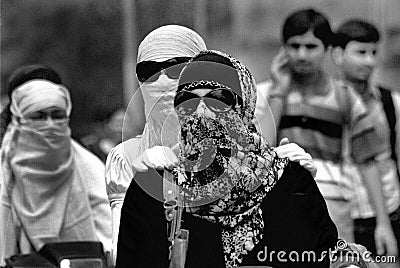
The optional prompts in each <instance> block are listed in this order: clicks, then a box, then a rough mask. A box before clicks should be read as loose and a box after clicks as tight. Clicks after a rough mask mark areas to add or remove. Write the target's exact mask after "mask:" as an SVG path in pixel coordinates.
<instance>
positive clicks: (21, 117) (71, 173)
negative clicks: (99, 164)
mask: <svg viewBox="0 0 400 268" xmlns="http://www.w3.org/2000/svg"><path fill="white" fill-rule="evenodd" d="M71 106H72V105H71V100H70V96H69V93H68V90H67V89H66V88H64V87H63V86H61V85H57V84H54V83H51V82H49V81H47V80H31V81H29V82H26V83H25V84H23V85H21V86H20V87H18V88H17V89H15V90H14V92H13V94H12V97H11V112H12V115H13V120H12V122H11V123H10V125H9V127H8V130H7V132H6V134H5V138H4V142H3V146H2V148H1V155H2V163H1V167H2V172H3V175H4V178H3V179H4V186H5V189H6V191H7V195H8V197H9V200H10V203H11V208H12V211H13V215H14V216H15V217H14V221H15V224H16V225H21V227H22V228H23V230H24V232H25V234H26V237H27V238H28V239H29V241H30V243H31V245H32V246H33V247H34V248H35V250H39V249H40V248H41V247H42V246H43V245H44V244H45V243H49V242H57V241H59V239H58V238H59V236H60V233H61V232H62V230H63V228H72V229H74V228H82V226H91V225H92V227H93V228H88V227H85V229H86V230H88V231H86V233H85V235H86V237H85V238H86V240H96V236H95V233H94V226H93V223H92V222H93V221H92V219H91V215H90V210H89V201H88V200H87V198H86V195H85V198H81V197H82V196H83V195H82V194H81V193H82V192H84V189H79V188H82V187H83V186H82V180H81V178H78V176H77V175H76V172H75V163H74V161H73V152H72V147H71V138H70V135H71V131H70V128H69V124H68V121H69V120H68V119H59V120H51V122H50V121H48V120H31V119H29V118H27V115H29V114H30V113H33V112H37V111H40V110H43V109H46V108H50V107H57V108H59V109H62V110H63V111H65V113H66V115H67V117H69V115H70V113H71ZM71 198H72V199H74V200H75V199H77V200H79V202H74V208H73V209H71V205H72V204H70V203H71V200H72V199H71ZM75 204H77V205H76V206H75ZM78 219H80V220H79V223H78V222H77V220H78ZM72 222H74V223H76V224H75V225H73V224H72ZM82 224H83V225H82ZM72 229H71V230H72ZM72 233H73V232H71V234H72ZM78 233H79V232H76V233H75V234H74V235H76V234H78ZM69 239H70V240H75V237H73V235H72V236H71V237H69ZM80 240H82V239H80Z"/></svg>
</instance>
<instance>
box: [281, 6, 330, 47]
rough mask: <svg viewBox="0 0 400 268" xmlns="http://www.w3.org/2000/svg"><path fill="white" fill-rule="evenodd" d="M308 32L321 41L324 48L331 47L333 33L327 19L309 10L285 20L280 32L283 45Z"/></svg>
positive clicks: (301, 11) (294, 14)
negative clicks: (292, 38)
mask: <svg viewBox="0 0 400 268" xmlns="http://www.w3.org/2000/svg"><path fill="white" fill-rule="evenodd" d="M310 30H311V31H312V32H313V34H314V36H315V37H316V38H318V39H320V40H321V41H322V43H323V44H324V46H325V48H327V47H328V46H329V45H331V42H332V37H333V33H332V28H331V26H330V24H329V21H328V19H327V18H326V16H325V15H323V14H322V13H320V12H318V11H316V10H314V9H311V8H309V9H302V10H299V11H296V12H294V13H292V14H291V15H290V16H289V17H287V18H286V20H285V23H284V24H283V30H282V37H283V43H286V42H287V40H288V39H289V38H291V37H293V36H296V35H303V34H305V33H307V32H308V31H310Z"/></svg>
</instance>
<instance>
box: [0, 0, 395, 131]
mask: <svg viewBox="0 0 400 268" xmlns="http://www.w3.org/2000/svg"><path fill="white" fill-rule="evenodd" d="M0 3H1V17H0V19H1V21H0V23H1V28H0V31H1V32H0V34H1V35H0V36H1V54H0V56H1V58H0V60H1V107H4V105H5V104H6V103H7V102H8V99H7V97H6V89H5V84H6V81H7V78H8V76H9V75H10V73H11V72H12V71H14V70H15V69H16V68H18V67H20V66H21V65H24V64H29V63H44V64H47V65H49V66H50V67H52V68H54V69H55V70H57V71H58V72H59V73H60V74H61V76H62V78H63V81H64V84H65V85H66V86H67V87H68V88H69V89H70V91H71V95H72V100H73V105H74V106H73V113H72V118H71V126H72V130H73V133H74V136H75V137H76V138H78V139H79V138H81V137H83V136H87V135H89V134H90V133H93V132H96V131H99V130H101V129H102V128H103V127H104V121H105V120H106V119H107V118H109V117H110V114H112V113H113V112H114V111H116V110H118V109H119V108H121V107H122V108H123V107H124V106H125V105H126V104H127V103H128V102H129V99H130V97H131V96H132V94H133V93H134V91H135V90H136V88H137V84H136V77H135V65H136V62H135V61H136V51H137V46H138V44H139V43H140V41H141V40H142V39H143V38H144V36H146V35H147V34H148V33H149V32H150V31H151V30H153V29H154V28H156V27H158V26H161V25H164V24H181V25H185V26H188V27H190V28H192V29H194V30H195V31H197V32H198V33H200V35H202V36H203V38H204V39H205V41H206V43H207V45H208V47H209V48H212V49H218V50H222V51H225V52H228V53H229V54H231V55H233V56H234V57H236V58H238V59H240V60H241V61H242V62H244V63H245V64H246V65H247V66H248V67H249V68H250V70H251V71H252V73H253V74H254V76H255V78H256V80H257V81H259V82H261V81H263V80H265V79H267V78H268V75H269V68H270V67H269V66H270V62H271V60H272V58H273V56H274V55H275V54H276V53H277V51H278V49H279V46H280V31H281V25H282V22H283V20H284V19H285V17H286V16H287V15H288V14H289V13H291V12H293V11H294V10H296V9H299V8H304V7H314V8H316V9H318V10H320V11H322V12H323V13H325V14H326V15H327V16H328V17H329V19H330V21H331V24H332V26H333V28H334V27H335V26H336V25H338V24H339V23H340V22H341V21H343V20H344V19H347V18H350V17H361V18H365V19H367V20H369V21H371V22H373V23H375V25H377V26H378V27H379V29H380V30H381V32H382V34H383V41H384V42H383V44H382V53H381V55H382V63H381V66H380V68H379V70H378V72H377V75H376V77H377V79H378V80H379V81H380V82H381V83H383V84H384V85H387V86H390V87H392V88H395V89H398V90H400V16H399V14H400V1H399V0H351V1H345V0H302V1H298V0H192V1H188V0H167V1H159V0H1V2H0ZM327 67H328V68H331V69H332V71H333V72H334V71H335V69H334V67H333V65H332V64H331V63H329V61H327Z"/></svg>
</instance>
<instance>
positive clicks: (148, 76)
mask: <svg viewBox="0 0 400 268" xmlns="http://www.w3.org/2000/svg"><path fill="white" fill-rule="evenodd" d="M190 59H191V58H190V57H176V58H172V59H169V60H166V61H162V62H157V61H142V62H139V63H138V64H137V65H136V76H137V78H138V80H139V81H140V82H142V83H144V82H155V81H157V80H158V78H159V77H160V73H161V71H162V70H164V72H165V74H166V75H167V76H168V77H169V78H171V79H178V78H179V75H180V74H181V71H182V69H183V67H185V64H184V63H187V62H188V61H189V60H190Z"/></svg>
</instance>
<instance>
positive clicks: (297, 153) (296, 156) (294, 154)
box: [275, 138, 317, 178]
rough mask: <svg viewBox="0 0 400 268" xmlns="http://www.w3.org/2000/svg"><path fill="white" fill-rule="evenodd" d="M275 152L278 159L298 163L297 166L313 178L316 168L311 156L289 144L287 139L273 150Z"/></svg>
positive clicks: (295, 145) (293, 144)
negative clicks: (287, 159) (305, 170)
mask: <svg viewBox="0 0 400 268" xmlns="http://www.w3.org/2000/svg"><path fill="white" fill-rule="evenodd" d="M275 152H276V153H277V155H278V157H280V158H284V157H287V158H289V160H290V161H294V162H299V164H300V165H301V166H302V167H303V168H305V169H307V170H308V171H309V172H310V173H311V175H312V176H313V177H314V178H315V175H316V174H317V167H316V166H315V164H314V161H313V159H312V157H311V155H310V154H308V153H306V152H305V151H304V149H303V148H301V147H300V146H298V145H297V144H296V143H289V139H288V138H283V139H282V140H281V141H280V143H279V147H276V148H275Z"/></svg>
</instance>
